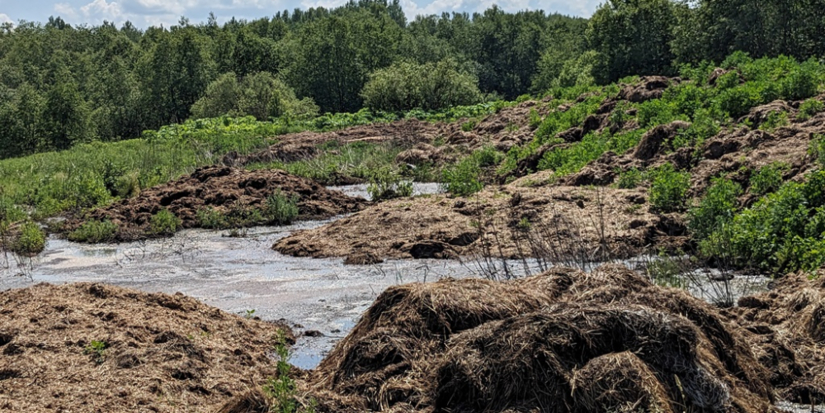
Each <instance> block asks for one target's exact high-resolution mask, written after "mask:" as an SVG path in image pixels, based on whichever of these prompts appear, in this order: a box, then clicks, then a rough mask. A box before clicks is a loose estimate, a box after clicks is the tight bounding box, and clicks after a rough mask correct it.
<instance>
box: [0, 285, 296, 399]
mask: <svg viewBox="0 0 825 413" xmlns="http://www.w3.org/2000/svg"><path fill="white" fill-rule="evenodd" d="M279 331H283V332H284V334H286V340H287V341H289V342H294V338H293V336H292V333H291V332H290V331H289V329H288V328H287V327H285V326H279V325H275V324H271V323H266V322H263V321H258V320H251V319H244V318H242V317H239V316H236V315H232V314H227V313H224V312H222V311H220V310H218V309H216V308H213V307H209V306H207V305H205V304H202V303H200V302H198V301H196V300H194V299H192V298H189V297H185V296H183V295H180V294H176V295H166V294H147V293H143V292H137V291H132V290H127V289H123V288H119V287H114V286H107V285H102V284H87V283H82V284H72V285H62V286H56V285H49V284H39V285H36V286H33V287H29V288H26V289H21V290H9V291H4V292H0V411H4V412H6V411H18V412H46V411H50V412H51V411H54V412H57V411H73V412H125V411H141V412H148V411H154V412H180V411H187V412H215V411H217V410H218V408H219V407H220V406H221V405H222V404H224V403H226V402H227V401H228V400H230V399H232V398H233V397H238V396H239V395H242V394H246V393H248V392H249V391H250V390H251V389H260V388H261V386H262V385H263V384H264V383H265V382H266V380H267V378H270V377H277V374H278V372H277V367H276V360H275V359H274V358H273V357H271V352H272V348H273V343H274V342H275V340H276V338H277V337H278V336H279V334H280V333H279ZM261 402H262V400H260V399H250V400H248V401H247V403H246V404H245V405H244V406H246V407H248V408H250V409H252V408H253V407H255V406H260V404H261ZM244 406H239V408H240V407H244ZM235 411H243V410H235Z"/></svg>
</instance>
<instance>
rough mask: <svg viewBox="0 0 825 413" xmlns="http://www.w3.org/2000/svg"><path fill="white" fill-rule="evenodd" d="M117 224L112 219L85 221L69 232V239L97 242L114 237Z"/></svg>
mask: <svg viewBox="0 0 825 413" xmlns="http://www.w3.org/2000/svg"><path fill="white" fill-rule="evenodd" d="M117 230H118V228H117V225H115V224H114V223H113V222H112V221H109V220H104V221H96V220H91V221H86V222H84V223H83V224H82V225H81V226H80V227H78V228H77V229H76V230H74V231H72V232H70V233H69V241H74V242H88V243H93V244H94V243H98V242H106V241H111V240H112V239H114V237H115V234H117Z"/></svg>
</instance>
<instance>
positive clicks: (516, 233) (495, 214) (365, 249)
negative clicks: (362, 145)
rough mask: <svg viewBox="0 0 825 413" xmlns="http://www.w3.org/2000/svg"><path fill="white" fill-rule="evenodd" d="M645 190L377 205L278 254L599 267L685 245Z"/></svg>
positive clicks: (510, 191) (532, 190) (290, 241)
mask: <svg viewBox="0 0 825 413" xmlns="http://www.w3.org/2000/svg"><path fill="white" fill-rule="evenodd" d="M646 199H647V197H646V194H645V192H644V191H643V190H623V189H613V188H598V189H588V188H579V187H551V186H541V187H523V186H519V185H518V183H514V184H511V185H508V186H503V187H489V188H487V189H486V190H484V191H482V192H481V193H480V194H478V195H477V196H474V197H473V198H469V199H452V198H450V197H448V196H446V195H433V196H424V197H417V198H413V199H400V200H394V201H389V202H383V203H380V204H376V205H372V206H370V207H368V208H367V209H365V210H364V211H361V212H358V213H356V214H353V215H351V216H348V217H345V218H343V219H341V220H338V221H335V222H333V223H331V224H329V225H327V226H324V227H321V228H317V229H312V230H306V231H298V232H296V233H295V234H293V235H290V236H288V237H286V238H284V239H282V240H279V241H278V242H277V243H275V245H274V246H273V248H274V249H275V250H276V251H278V252H281V253H283V254H288V255H293V256H299V257H350V256H356V255H359V254H364V253H369V254H372V255H373V256H375V257H377V258H379V259H386V258H458V257H468V256H474V255H484V256H494V257H506V258H521V257H532V258H544V259H547V260H549V261H553V262H564V261H566V260H571V259H573V260H580V261H598V260H600V259H605V258H626V257H631V256H634V255H638V254H639V253H640V252H642V251H644V249H645V247H646V246H648V245H651V244H657V245H660V246H661V245H672V246H673V247H674V248H676V247H678V246H679V245H682V244H684V243H685V242H686V237H685V227H684V224H683V223H682V222H681V221H680V219H679V218H678V217H675V216H661V215H656V214H652V213H650V212H648V205H647V204H646Z"/></svg>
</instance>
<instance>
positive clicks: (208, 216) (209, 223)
mask: <svg viewBox="0 0 825 413" xmlns="http://www.w3.org/2000/svg"><path fill="white" fill-rule="evenodd" d="M196 215H197V219H198V226H199V227H201V228H205V229H223V228H226V227H227V223H226V218H225V217H224V216H223V214H221V213H220V211H218V210H217V209H215V208H212V207H204V208H201V209H198V211H197V213H196Z"/></svg>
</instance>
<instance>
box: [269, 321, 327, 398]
mask: <svg viewBox="0 0 825 413" xmlns="http://www.w3.org/2000/svg"><path fill="white" fill-rule="evenodd" d="M275 354H276V355H277V356H278V364H277V369H278V377H277V378H274V379H269V380H268V381H267V383H266V384H265V385H264V388H263V390H264V393H265V394H266V395H267V396H269V397H270V398H272V400H273V402H274V404H273V406H272V407H271V410H270V411H272V412H277V413H314V412H315V403H314V401H313V400H311V401H310V403H309V406H305V407H303V406H302V407H299V403H298V401H297V400H296V399H295V393H296V387H295V380H294V379H293V378H291V377H289V373H290V370H291V369H292V366H290V365H289V358H290V354H289V348H288V347H287V344H286V335H285V334H284V332H283V331H281V330H278V336H277V338H276V342H275Z"/></svg>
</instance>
